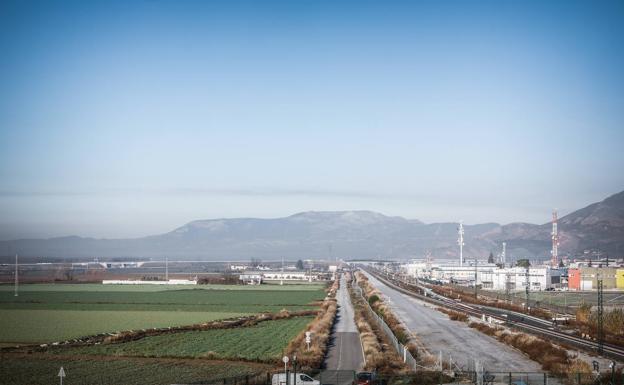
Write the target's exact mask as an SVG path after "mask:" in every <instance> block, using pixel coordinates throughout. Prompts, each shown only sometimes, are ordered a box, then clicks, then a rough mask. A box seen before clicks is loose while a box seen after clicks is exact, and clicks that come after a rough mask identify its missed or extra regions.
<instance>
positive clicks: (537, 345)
mask: <svg viewBox="0 0 624 385" xmlns="http://www.w3.org/2000/svg"><path fill="white" fill-rule="evenodd" d="M468 326H470V327H471V328H474V329H477V330H479V331H480V332H482V333H484V334H487V335H489V336H492V337H494V338H496V339H497V340H499V341H500V342H503V343H505V344H507V345H509V346H513V347H514V348H516V349H518V350H520V351H522V352H523V353H525V354H527V355H528V356H529V357H531V359H533V360H534V361H537V362H538V363H539V364H541V365H542V369H543V370H546V371H549V372H551V373H554V374H562V375H569V376H573V375H575V374H576V373H590V372H591V371H592V369H591V367H590V366H589V364H588V363H587V362H585V361H583V360H580V359H577V358H574V357H571V356H570V355H569V354H568V352H567V350H566V349H564V348H562V347H559V346H556V345H554V344H553V343H551V342H550V341H546V340H544V339H542V338H539V337H536V336H533V335H529V334H525V333H519V332H512V331H509V330H507V329H505V328H501V327H492V326H489V325H487V324H484V323H481V322H470V324H469V325H468Z"/></svg>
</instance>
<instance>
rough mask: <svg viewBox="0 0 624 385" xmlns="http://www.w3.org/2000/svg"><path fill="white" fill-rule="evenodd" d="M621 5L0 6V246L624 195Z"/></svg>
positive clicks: (543, 213) (469, 215) (489, 211)
mask: <svg viewBox="0 0 624 385" xmlns="http://www.w3.org/2000/svg"><path fill="white" fill-rule="evenodd" d="M623 144H624V2H622V1H613V2H604V1H586V2H574V1H535V2H530V1H492V2H471V1H440V0H436V1H426V2H418V1H410V2H395V3H393V2H390V1H370V2H369V1H361V0H359V1H353V2H341V1H335V0H334V1H290V2H268V1H248V2H238V1H230V0H228V1H222V2H217V1H173V0H172V1H159V0H151V1H134V2H132V1H119V2H114V1H106V2H104V1H102V2H97V1H72V2H70V1H41V2H35V1H7V0H4V1H2V2H1V3H0V239H8V238H16V237H40V236H45V237H48V236H58V235H68V234H76V235H82V236H96V237H126V236H140V235H146V234H153V233H158V232H165V231H169V230H171V229H173V228H175V227H177V226H179V225H182V224H184V223H185V222H188V221H190V220H194V219H203V218H213V217H237V216H258V217H278V216H285V215H290V214H292V213H295V212H299V211H306V210H350V209H370V210H376V211H380V212H382V213H385V214H388V215H401V216H405V217H408V218H418V219H421V220H423V221H426V222H433V221H456V220H459V219H464V220H465V221H466V222H468V223H477V222H485V221H498V222H503V223H507V222H512V221H528V222H537V223H543V222H547V221H548V220H549V216H550V210H551V209H552V208H553V207H557V208H559V209H560V211H561V212H562V214H565V213H567V212H570V211H572V210H574V209H577V208H580V207H582V206H584V205H586V204H589V203H592V202H594V201H598V200H601V199H603V198H605V197H606V196H608V195H610V194H613V193H616V192H618V191H621V190H623V189H624V171H623V170H624V155H623V154H624V152H623V150H624V146H623Z"/></svg>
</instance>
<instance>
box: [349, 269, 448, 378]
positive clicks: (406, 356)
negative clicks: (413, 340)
mask: <svg viewBox="0 0 624 385" xmlns="http://www.w3.org/2000/svg"><path fill="white" fill-rule="evenodd" d="M351 286H352V287H353V289H354V291H355V292H356V293H357V294H358V295H359V296H360V297H361V298H362V299H363V300H364V303H365V304H366V310H367V312H368V314H369V315H370V318H371V319H373V320H374V321H375V323H376V324H377V326H378V327H379V329H380V330H382V331H383V332H384V334H385V335H386V337H387V338H388V340H389V341H390V343H391V344H392V346H393V347H394V349H395V350H396V352H397V353H398V354H399V356H400V357H403V362H405V363H406V364H407V365H408V366H409V367H410V368H411V369H412V370H414V371H417V370H423V369H425V370H441V368H438V367H434V368H431V367H426V366H422V365H419V364H418V362H417V361H416V359H415V358H414V356H412V353H410V351H409V349H408V348H407V346H405V345H403V344H402V343H400V342H399V340H398V339H397V337H396V336H395V335H394V332H392V329H390V326H388V324H387V323H386V321H384V319H383V318H382V317H381V316H379V314H377V313H375V311H374V310H373V308H372V307H371V306H370V304H369V303H368V300H367V299H366V297H365V296H364V293H363V291H362V288H361V287H360V285H358V284H357V281H355V279H354V281H353V282H352V285H351Z"/></svg>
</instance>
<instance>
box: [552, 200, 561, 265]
mask: <svg viewBox="0 0 624 385" xmlns="http://www.w3.org/2000/svg"><path fill="white" fill-rule="evenodd" d="M551 235H552V250H551V251H550V254H551V255H552V259H551V261H550V264H551V265H552V267H558V266H559V250H558V249H559V234H558V233H557V209H554V210H553V213H552V233H551Z"/></svg>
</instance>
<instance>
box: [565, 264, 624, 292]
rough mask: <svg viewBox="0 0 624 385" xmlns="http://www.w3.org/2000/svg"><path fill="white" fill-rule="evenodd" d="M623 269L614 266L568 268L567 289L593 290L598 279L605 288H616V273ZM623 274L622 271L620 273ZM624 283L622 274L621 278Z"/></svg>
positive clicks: (596, 286) (596, 285)
mask: <svg viewBox="0 0 624 385" xmlns="http://www.w3.org/2000/svg"><path fill="white" fill-rule="evenodd" d="M618 271H622V272H624V270H623V269H617V268H615V267H584V266H582V267H579V268H576V269H568V289H569V290H595V289H597V288H598V279H602V287H603V289H605V290H609V289H616V288H617V287H618V286H617V277H618V276H617V273H618ZM622 274H623V275H624V273H622ZM621 279H622V281H623V282H622V284H623V285H624V276H623V277H622V278H621Z"/></svg>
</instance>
